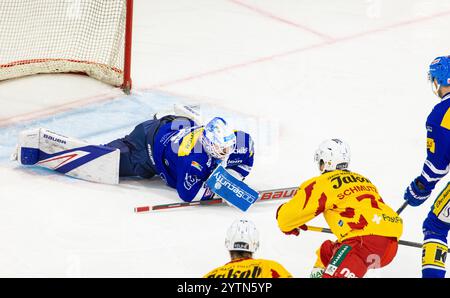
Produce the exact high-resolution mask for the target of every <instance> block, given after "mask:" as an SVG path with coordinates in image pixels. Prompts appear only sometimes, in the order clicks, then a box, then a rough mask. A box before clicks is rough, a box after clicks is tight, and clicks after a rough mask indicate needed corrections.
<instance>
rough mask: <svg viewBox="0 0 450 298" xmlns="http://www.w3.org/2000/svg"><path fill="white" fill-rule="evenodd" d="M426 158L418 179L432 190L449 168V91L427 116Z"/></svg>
mask: <svg viewBox="0 0 450 298" xmlns="http://www.w3.org/2000/svg"><path fill="white" fill-rule="evenodd" d="M426 127H427V159H426V160H425V163H424V165H423V171H422V175H421V177H420V180H421V182H422V183H424V185H425V188H426V189H427V190H433V189H434V187H435V186H436V184H437V183H438V182H439V180H441V179H442V178H443V177H444V176H445V175H447V173H448V172H449V168H450V166H449V165H450V93H447V94H446V95H445V96H444V97H443V99H442V101H441V102H440V103H439V104H437V105H436V106H435V107H434V108H433V111H432V112H431V113H430V115H429V116H428V118H427V123H426Z"/></svg>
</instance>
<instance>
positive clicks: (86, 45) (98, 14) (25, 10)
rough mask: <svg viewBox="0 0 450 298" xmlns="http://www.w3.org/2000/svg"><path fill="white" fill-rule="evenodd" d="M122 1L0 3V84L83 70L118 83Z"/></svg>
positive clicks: (121, 66)
mask: <svg viewBox="0 0 450 298" xmlns="http://www.w3.org/2000/svg"><path fill="white" fill-rule="evenodd" d="M126 6H127V5H126V0H1V1H0V80H6V79H11V78H16V77H22V76H26V75H31V74H36V73H57V72H83V73H86V74H88V75H89V76H91V77H94V78H96V79H98V80H101V81H104V82H106V83H108V84H112V85H115V86H120V85H122V83H123V79H124V78H123V69H124V63H125V62H124V46H125V23H126V9H127V7H126Z"/></svg>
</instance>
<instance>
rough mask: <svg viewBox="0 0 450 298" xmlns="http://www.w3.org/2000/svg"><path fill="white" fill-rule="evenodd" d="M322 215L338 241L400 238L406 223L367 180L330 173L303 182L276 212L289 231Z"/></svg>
mask: <svg viewBox="0 0 450 298" xmlns="http://www.w3.org/2000/svg"><path fill="white" fill-rule="evenodd" d="M321 213H322V214H323V216H324V217H325V220H326V221H327V223H328V225H329V226H330V229H331V231H332V232H333V233H334V235H336V237H337V238H338V241H343V240H345V239H347V238H351V237H355V236H363V235H380V236H386V237H395V238H397V239H398V238H400V236H401V235H402V231H403V221H402V219H401V218H400V216H399V215H398V214H397V213H396V212H395V211H394V210H392V208H390V207H389V206H388V205H386V204H385V203H384V202H383V200H382V198H381V196H380V195H379V193H378V190H377V188H376V187H375V186H374V185H373V184H372V182H370V180H369V179H367V178H366V177H364V176H362V175H360V174H357V173H353V172H349V171H340V170H337V171H331V172H327V173H324V174H322V175H320V176H318V177H314V178H312V179H310V180H308V181H306V182H304V183H303V184H302V185H301V186H300V188H299V190H298V192H297V194H296V195H295V196H294V197H293V198H292V199H291V200H290V201H289V202H287V203H285V204H283V205H282V206H280V208H279V209H278V211H277V220H278V226H279V227H280V229H281V230H282V231H283V232H289V231H291V230H293V229H295V228H298V227H299V226H301V225H303V224H306V223H307V222H308V221H310V220H311V219H313V218H314V217H316V216H318V215H319V214H321Z"/></svg>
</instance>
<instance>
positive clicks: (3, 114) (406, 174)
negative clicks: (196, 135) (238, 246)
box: [0, 0, 450, 277]
mask: <svg viewBox="0 0 450 298" xmlns="http://www.w3.org/2000/svg"><path fill="white" fill-rule="evenodd" d="M449 16H450V1H448V0H415V1H410V0H398V1H382V0H366V1H363V0H347V1H339V2H337V1H331V0H316V1H299V0H277V1H275V0H214V1H211V0H196V1H188V0H183V1H179V0H164V1H162V0H159V1H158V0H151V1H149V0H135V19H134V24H135V26H134V36H133V40H134V42H133V64H132V74H133V75H132V77H133V83H134V93H133V94H132V95H131V96H128V97H127V96H123V95H122V94H121V92H120V91H119V90H117V89H114V88H112V87H110V86H108V85H105V84H102V83H100V82H97V81H95V80H93V79H90V78H87V77H84V76H79V75H73V74H68V75H38V76H33V77H26V78H22V79H17V80H10V81H5V82H0V106H1V109H0V125H1V127H0V200H1V201H0V202H1V206H2V207H1V208H0V235H1V238H2V241H1V242H2V245H0V276H2V277H6V276H20V277H28V276H39V277H47V276H52V277H64V276H82V277H104V276H106V277H109V276H114V277H128V276H143V277H144V276H145V277H199V276H202V275H203V274H205V273H206V272H208V271H209V270H211V269H212V268H214V267H216V266H219V265H221V264H223V263H225V262H227V261H228V256H227V252H226V250H225V247H224V235H225V231H226V229H227V227H228V226H229V225H230V224H231V222H232V221H233V220H234V219H236V218H239V217H245V218H249V219H251V220H253V221H254V222H255V223H256V224H257V226H258V228H259V230H260V234H261V248H260V251H259V252H258V253H257V255H256V256H257V257H262V258H267V259H274V260H276V261H278V262H280V263H281V264H283V265H284V266H285V267H286V268H287V269H288V270H289V271H291V272H292V273H293V275H294V276H297V277H305V276H307V275H308V274H309V271H310V269H311V266H312V265H313V263H314V259H315V250H316V248H317V247H318V246H319V245H320V243H321V242H322V241H324V240H325V239H328V238H329V235H326V234H322V233H313V232H306V233H303V234H302V235H301V237H298V238H296V237H287V236H285V235H284V234H282V233H280V232H279V230H278V228H277V225H276V221H275V218H274V215H275V210H276V208H277V206H278V204H279V203H261V204H257V205H255V206H253V207H252V208H251V209H250V210H249V212H247V213H245V214H242V213H240V212H238V211H236V210H234V209H231V208H227V207H212V206H208V207H194V208H187V209H184V210H169V211H167V212H160V213H153V214H145V215H136V214H134V213H133V208H134V207H135V206H139V205H152V204H159V203H169V202H177V201H178V198H177V195H176V193H175V192H174V191H173V190H171V189H168V188H167V187H166V186H164V184H163V183H162V182H161V181H159V180H158V179H152V180H140V179H124V180H122V182H121V183H120V185H118V186H109V185H101V184H95V183H89V182H84V181H80V180H76V179H72V178H68V177H65V176H62V175H59V174H56V173H53V172H50V171H47V170H45V169H39V168H35V167H18V166H17V165H16V164H15V163H11V162H9V161H8V155H9V154H10V152H11V150H12V148H13V146H14V143H15V138H16V135H17V132H18V131H20V130H21V129H24V128H28V127H34V126H44V127H47V128H49V129H52V130H54V131H57V132H59V133H62V134H66V135H72V136H75V137H78V138H82V139H86V140H89V141H92V142H95V143H102V142H108V141H110V140H111V139H114V138H117V137H121V136H123V135H124V134H126V133H128V132H129V131H131V129H132V128H133V127H134V125H136V124H137V123H139V122H140V121H142V120H145V119H147V118H148V117H151V115H152V114H153V113H154V112H157V111H159V110H162V109H166V108H168V107H170V106H171V105H172V104H173V103H175V102H188V103H200V104H201V106H202V111H203V112H204V113H205V114H206V115H208V116H211V117H212V116H213V115H215V114H219V115H223V116H225V117H227V118H228V119H229V120H230V121H231V122H232V123H233V124H234V125H235V126H236V127H237V128H241V129H245V130H248V131H250V132H251V133H252V135H253V136H254V138H255V141H256V164H255V167H254V171H253V172H252V173H251V175H250V177H249V179H248V180H247V181H248V183H249V184H250V185H252V186H253V187H255V188H256V189H267V188H278V187H283V186H297V185H299V184H300V183H301V182H302V181H304V180H305V179H308V178H310V177H311V176H313V175H317V171H316V167H315V165H314V164H313V152H314V150H315V148H316V146H317V144H318V143H319V142H321V141H322V140H323V139H326V138H329V137H340V138H343V139H345V140H347V141H348V143H350V145H351V149H352V153H353V158H352V164H351V166H352V169H353V170H354V171H357V172H360V173H361V174H364V175H366V176H368V177H369V178H370V179H371V180H372V181H373V182H374V184H375V185H377V187H378V188H379V190H380V192H381V193H382V195H383V198H384V200H385V201H386V202H387V203H389V204H390V205H391V206H392V207H393V208H397V207H399V206H400V205H401V204H402V202H403V200H402V196H403V190H404V188H405V187H406V186H407V185H408V183H409V182H410V180H411V179H413V178H414V177H415V176H417V175H418V174H419V173H420V170H421V166H422V162H423V159H424V157H425V149H424V147H425V127H424V122H425V119H426V116H427V115H428V113H429V112H430V110H431V108H432V107H433V105H434V104H436V103H437V98H435V97H434V96H433V95H432V93H431V91H430V88H429V86H428V85H427V82H426V80H425V78H426V69H427V67H428V64H429V63H430V62H431V60H432V59H433V58H434V57H436V56H438V55H444V54H449V50H450V47H449V43H448V38H447V36H448V28H449V27H450V17H449ZM444 180H445V181H442V182H441V183H440V184H438V186H437V190H439V189H440V188H442V184H443V183H444V182H447V181H448V180H446V179H444ZM431 203H432V202H431V200H430V201H429V202H426V203H425V204H424V205H423V206H421V207H418V208H411V207H408V208H407V209H406V210H405V211H404V213H403V214H402V216H403V219H404V223H405V231H404V234H403V237H402V238H403V239H405V240H410V241H417V242H420V241H421V239H422V234H421V224H422V221H423V219H424V218H425V216H426V213H427V211H428V208H429V207H430V205H431ZM313 223H314V224H315V225H324V221H323V220H322V219H317V220H315V221H314V222H313ZM420 270H421V251H420V249H416V248H409V247H401V248H400V249H399V252H398V255H397V257H396V259H395V260H394V261H393V263H392V264H391V265H389V266H388V267H386V268H385V269H381V270H375V271H372V272H370V273H369V274H368V276H370V277H419V276H420Z"/></svg>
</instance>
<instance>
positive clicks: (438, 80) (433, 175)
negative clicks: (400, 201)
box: [404, 56, 450, 278]
mask: <svg viewBox="0 0 450 298" xmlns="http://www.w3.org/2000/svg"><path fill="white" fill-rule="evenodd" d="M428 74H429V79H430V83H431V85H432V88H433V92H434V93H435V94H436V95H437V96H438V97H439V98H440V99H441V102H440V103H438V104H437V105H436V106H435V107H434V108H433V110H432V112H431V113H430V115H429V116H428V118H427V122H426V129H427V158H426V160H425V162H424V165H423V170H422V173H421V175H420V176H418V177H417V178H415V179H414V180H413V181H412V182H411V184H410V185H409V186H408V187H407V189H406V191H405V194H404V199H405V200H407V201H408V204H409V205H411V206H419V205H421V204H422V203H423V202H425V200H426V199H428V197H430V195H431V193H432V191H433V190H434V188H435V186H436V184H437V183H438V182H439V181H440V180H441V179H442V178H444V176H446V175H447V174H448V172H449V168H450V56H444V57H437V58H436V59H434V60H433V62H432V63H431V65H430V70H429V73H428ZM449 230H450V183H447V185H446V187H445V188H444V190H442V191H441V192H440V194H439V195H438V196H437V198H436V200H435V202H434V204H433V206H432V207H431V210H430V212H429V213H428V216H427V218H426V219H425V221H424V223H423V233H424V243H423V254H422V277H424V278H442V277H445V259H446V256H447V250H448V245H447V236H448V231H449Z"/></svg>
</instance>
